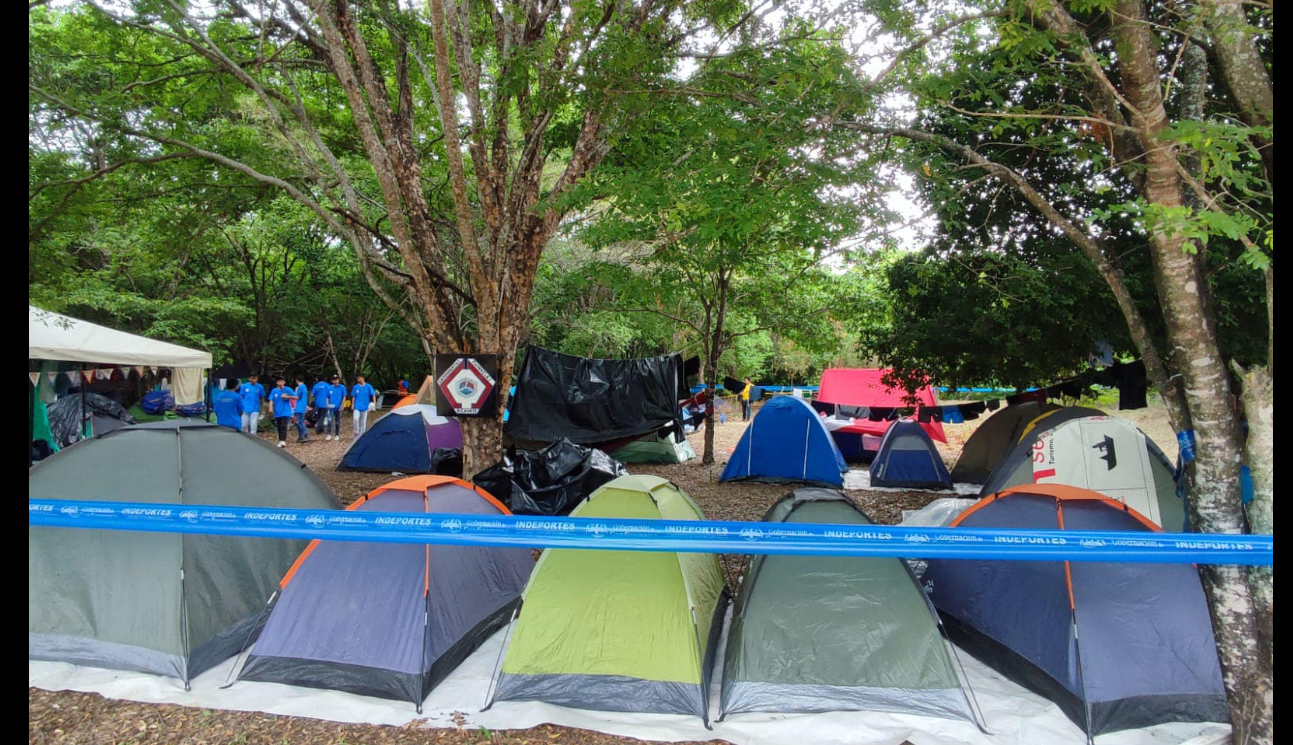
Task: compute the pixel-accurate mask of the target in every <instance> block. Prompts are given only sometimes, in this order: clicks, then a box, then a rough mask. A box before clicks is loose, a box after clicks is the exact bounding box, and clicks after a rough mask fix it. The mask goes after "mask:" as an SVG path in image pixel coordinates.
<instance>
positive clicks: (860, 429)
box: [817, 367, 947, 442]
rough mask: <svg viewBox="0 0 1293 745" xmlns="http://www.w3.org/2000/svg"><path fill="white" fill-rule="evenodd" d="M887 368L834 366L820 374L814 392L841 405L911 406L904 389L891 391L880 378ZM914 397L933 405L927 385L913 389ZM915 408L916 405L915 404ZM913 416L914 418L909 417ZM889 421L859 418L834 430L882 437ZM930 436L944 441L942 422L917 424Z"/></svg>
mask: <svg viewBox="0 0 1293 745" xmlns="http://www.w3.org/2000/svg"><path fill="white" fill-rule="evenodd" d="M889 372H890V371H889V370H882V369H879V368H874V367H836V368H832V369H830V370H827V371H825V372H823V373H822V386H821V389H820V390H819V391H818V393H817V400H818V401H821V402H822V403H827V404H837V405H843V406H868V407H871V406H892V407H896V408H902V407H906V406H911V404H910V403H908V402H907V392H906V391H905V390H902V389H901V388H899V389H897V390H895V389H893V388H890V387H889V386H887V385H885V384H884V383H883V382H882V381H881V378H883V377H884V376H885V375H886V374H888V373H889ZM916 399H917V401H919V403H920V404H924V405H926V406H937V405H938V401H937V400H936V399H935V398H934V389H933V388H931V387H929V386H928V385H927V386H925V387H924V388H921V389H920V390H918V391H916ZM917 408H919V405H918V407H917ZM910 418H911V419H915V418H916V417H914V416H913V417H910ZM892 423H893V422H892V421H888V422H872V421H868V420H866V419H859V420H858V421H857V422H856V423H855V424H850V425H848V426H847V427H841V428H840V429H838V430H836V431H837V432H851V433H854V434H862V435H873V436H875V437H883V436H884V433H885V431H886V430H888V429H889V425H890V424H892ZM920 427H921V429H923V430H925V433H926V434H928V435H929V436H930V438H932V439H935V440H938V441H939V442H947V435H945V434H943V425H942V424H940V423H939V422H928V423H922V424H921V425H920Z"/></svg>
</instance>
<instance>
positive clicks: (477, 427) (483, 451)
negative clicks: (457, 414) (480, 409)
mask: <svg viewBox="0 0 1293 745" xmlns="http://www.w3.org/2000/svg"><path fill="white" fill-rule="evenodd" d="M502 411H503V410H502V408H501V407H500V408H499V414H498V416H494V417H463V418H461V419H459V420H458V423H459V424H460V425H462V477H463V478H464V479H466V480H468V481H471V480H473V479H475V478H476V474H478V473H480V472H481V471H483V470H485V469H486V468H489V467H490V466H492V465H494V463H495V462H497V461H498V459H499V456H500V455H501V454H502V452H503V414H502Z"/></svg>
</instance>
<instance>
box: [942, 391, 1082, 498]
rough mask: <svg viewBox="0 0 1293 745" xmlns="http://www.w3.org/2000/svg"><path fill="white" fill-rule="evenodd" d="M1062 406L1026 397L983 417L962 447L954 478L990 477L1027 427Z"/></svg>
mask: <svg viewBox="0 0 1293 745" xmlns="http://www.w3.org/2000/svg"><path fill="white" fill-rule="evenodd" d="M1059 408H1060V407H1059V406H1056V405H1055V404H1051V403H1039V402H1037V401H1026V402H1024V403H1020V404H1015V405H1013V406H1007V407H1005V408H1003V409H1001V410H1000V411H998V412H997V413H995V414H993V415H992V416H990V417H988V418H987V419H985V420H983V423H982V424H980V425H979V426H978V428H977V429H975V430H974V434H972V435H970V439H968V440H966V441H965V445H963V446H962V447H961V454H960V455H959V456H957V458H956V466H955V467H953V468H952V481H954V482H956V483H958V484H961V483H971V484H982V483H983V482H984V481H987V480H988V474H990V473H992V469H993V467H994V466H996V465H997V463H999V462H1000V461H1001V459H1002V458H1004V457H1006V453H1009V452H1010V449H1011V448H1012V447H1014V446H1015V443H1016V442H1019V438H1020V436H1022V435H1023V434H1024V427H1027V426H1028V423H1029V422H1031V421H1033V420H1034V419H1036V418H1037V417H1039V416H1041V415H1042V414H1048V413H1050V412H1052V411H1057V410H1058V409H1059Z"/></svg>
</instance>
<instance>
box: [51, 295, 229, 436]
mask: <svg viewBox="0 0 1293 745" xmlns="http://www.w3.org/2000/svg"><path fill="white" fill-rule="evenodd" d="M27 347H28V349H27V358H28V359H29V360H46V361H48V362H50V363H52V362H79V363H81V366H82V368H84V367H85V366H86V365H91V366H93V365H148V366H150V367H168V368H170V369H171V370H172V373H173V378H174V379H173V380H172V381H171V382H172V392H173V395H174V397H175V403H176V405H178V406H184V405H188V404H194V403H198V402H200V401H203V400H205V398H206V394H205V391H204V390H203V384H204V382H205V375H204V373H205V372H206V371H207V370H209V369H210V368H211V353H210V352H206V351H203V350H200V349H189V348H188V347H181V346H180V345H178V344H168V343H167V342H164V341H157V340H156V339H149V338H147V337H144V336H137V335H135V334H127V333H126V332H124V331H117V330H116V329H110V328H107V327H105V326H100V325H98V324H94V323H90V322H89V321H81V320H78V319H76V318H71V317H68V316H65V315H61V314H59V313H54V312H52V311H48V310H43V309H41V308H37V307H35V306H31V305H29V306H27ZM81 396H82V400H81V410H82V412H84V411H85V386H84V385H82V386H81ZM31 405H32V406H33V407H34V406H35V405H36V404H35V391H33V398H32V402H31ZM33 426H34V425H33Z"/></svg>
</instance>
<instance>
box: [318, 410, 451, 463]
mask: <svg viewBox="0 0 1293 745" xmlns="http://www.w3.org/2000/svg"><path fill="white" fill-rule="evenodd" d="M437 448H445V449H453V448H458V449H461V448H462V429H460V428H459V426H458V420H456V419H449V418H447V417H442V416H438V415H437V414H436V413H435V407H434V406H428V405H425V404H409V405H407V406H401V407H400V408H398V409H393V410H391V412H390V413H389V414H387V415H386V416H384V417H382V418H381V419H378V420H377V421H376V422H374V423H373V425H372V426H371V427H369V428H368V431H367V432H365V433H364V434H362V435H361V436H360V437H359V439H358V440H355V441H354V443H352V444H351V445H350V449H349V450H347V451H346V454H345V455H343V456H341V462H340V463H338V464H337V470H338V471H370V472H373V473H435V460H434V458H433V455H434V454H435V451H436V449H437Z"/></svg>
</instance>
